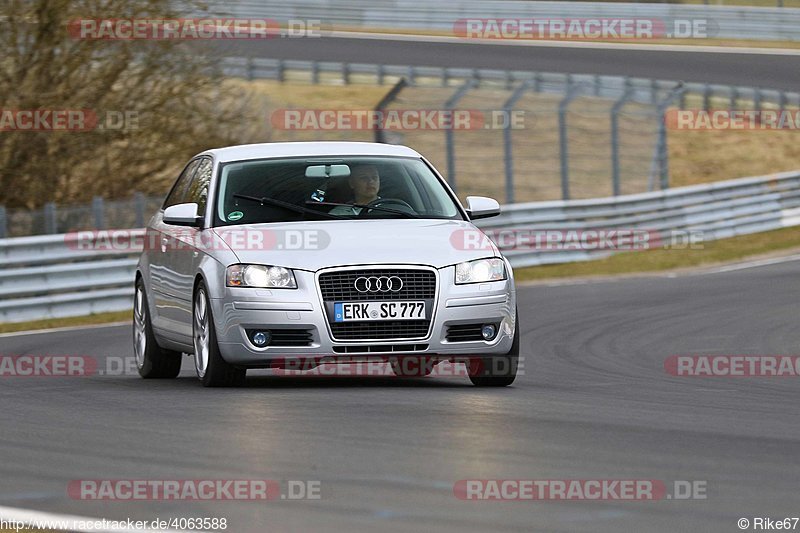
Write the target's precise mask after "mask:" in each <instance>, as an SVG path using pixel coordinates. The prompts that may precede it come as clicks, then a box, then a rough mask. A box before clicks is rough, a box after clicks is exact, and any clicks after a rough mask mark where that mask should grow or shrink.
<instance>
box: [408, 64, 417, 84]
mask: <svg viewBox="0 0 800 533" xmlns="http://www.w3.org/2000/svg"><path fill="white" fill-rule="evenodd" d="M408 84H409V85H416V84H417V69H416V68H414V65H410V66H409V67H408Z"/></svg>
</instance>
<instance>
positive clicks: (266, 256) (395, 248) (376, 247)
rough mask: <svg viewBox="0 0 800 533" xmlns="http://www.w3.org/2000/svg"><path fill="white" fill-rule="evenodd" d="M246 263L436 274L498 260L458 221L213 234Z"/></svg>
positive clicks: (291, 226)
mask: <svg viewBox="0 0 800 533" xmlns="http://www.w3.org/2000/svg"><path fill="white" fill-rule="evenodd" d="M214 232H215V233H217V235H219V236H220V238H222V239H223V240H224V241H225V242H226V243H228V245H229V246H230V248H231V250H232V251H233V253H234V254H235V255H236V257H237V258H238V260H239V261H240V262H242V263H256V264H270V265H278V266H284V267H287V268H294V269H299V270H310V271H316V270H319V269H321V268H326V267H331V266H340V265H358V264H368V263H384V264H386V263H407V264H420V265H430V266H433V267H436V268H442V267H445V266H449V265H453V264H456V263H460V262H462V261H469V260H471V259H480V258H483V257H496V256H499V255H500V254H499V252H498V251H497V248H496V247H495V245H494V244H493V243H492V242H491V241H490V240H489V239H487V238H486V237H485V235H484V234H483V233H482V232H481V231H480V230H479V229H477V228H476V227H475V226H474V225H472V223H470V222H466V221H459V220H411V219H396V220H395V219H391V220H385V219H384V220H342V221H338V220H333V221H324V222H319V221H309V222H287V223H268V224H247V225H241V226H226V227H218V228H214Z"/></svg>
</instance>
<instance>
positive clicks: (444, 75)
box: [442, 67, 450, 87]
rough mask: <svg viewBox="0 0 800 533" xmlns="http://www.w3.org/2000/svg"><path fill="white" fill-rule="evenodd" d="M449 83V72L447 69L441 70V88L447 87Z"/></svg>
mask: <svg viewBox="0 0 800 533" xmlns="http://www.w3.org/2000/svg"><path fill="white" fill-rule="evenodd" d="M449 83H450V71H449V70H447V67H444V68H443V69H442V87H447V86H448V84H449Z"/></svg>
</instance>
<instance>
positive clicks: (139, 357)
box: [133, 278, 181, 379]
mask: <svg viewBox="0 0 800 533" xmlns="http://www.w3.org/2000/svg"><path fill="white" fill-rule="evenodd" d="M133 353H134V355H135V356H136V368H137V369H138V371H139V375H140V376H142V377H143V378H145V379H171V378H175V377H177V376H178V374H179V373H180V371H181V353H180V352H174V351H172V350H165V349H163V348H161V347H160V346H159V345H158V342H157V341H156V336H155V335H154V334H153V324H152V323H151V321H150V312H149V307H148V306H147V292H146V291H145V289H144V281H142V278H137V279H136V290H135V293H134V298H133Z"/></svg>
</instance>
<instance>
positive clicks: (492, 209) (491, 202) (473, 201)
mask: <svg viewBox="0 0 800 533" xmlns="http://www.w3.org/2000/svg"><path fill="white" fill-rule="evenodd" d="M467 214H468V215H469V218H470V219H471V220H475V219H477V218H489V217H493V216H497V215H499V214H500V204H499V203H497V200H495V199H493V198H486V197H485V196H467Z"/></svg>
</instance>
